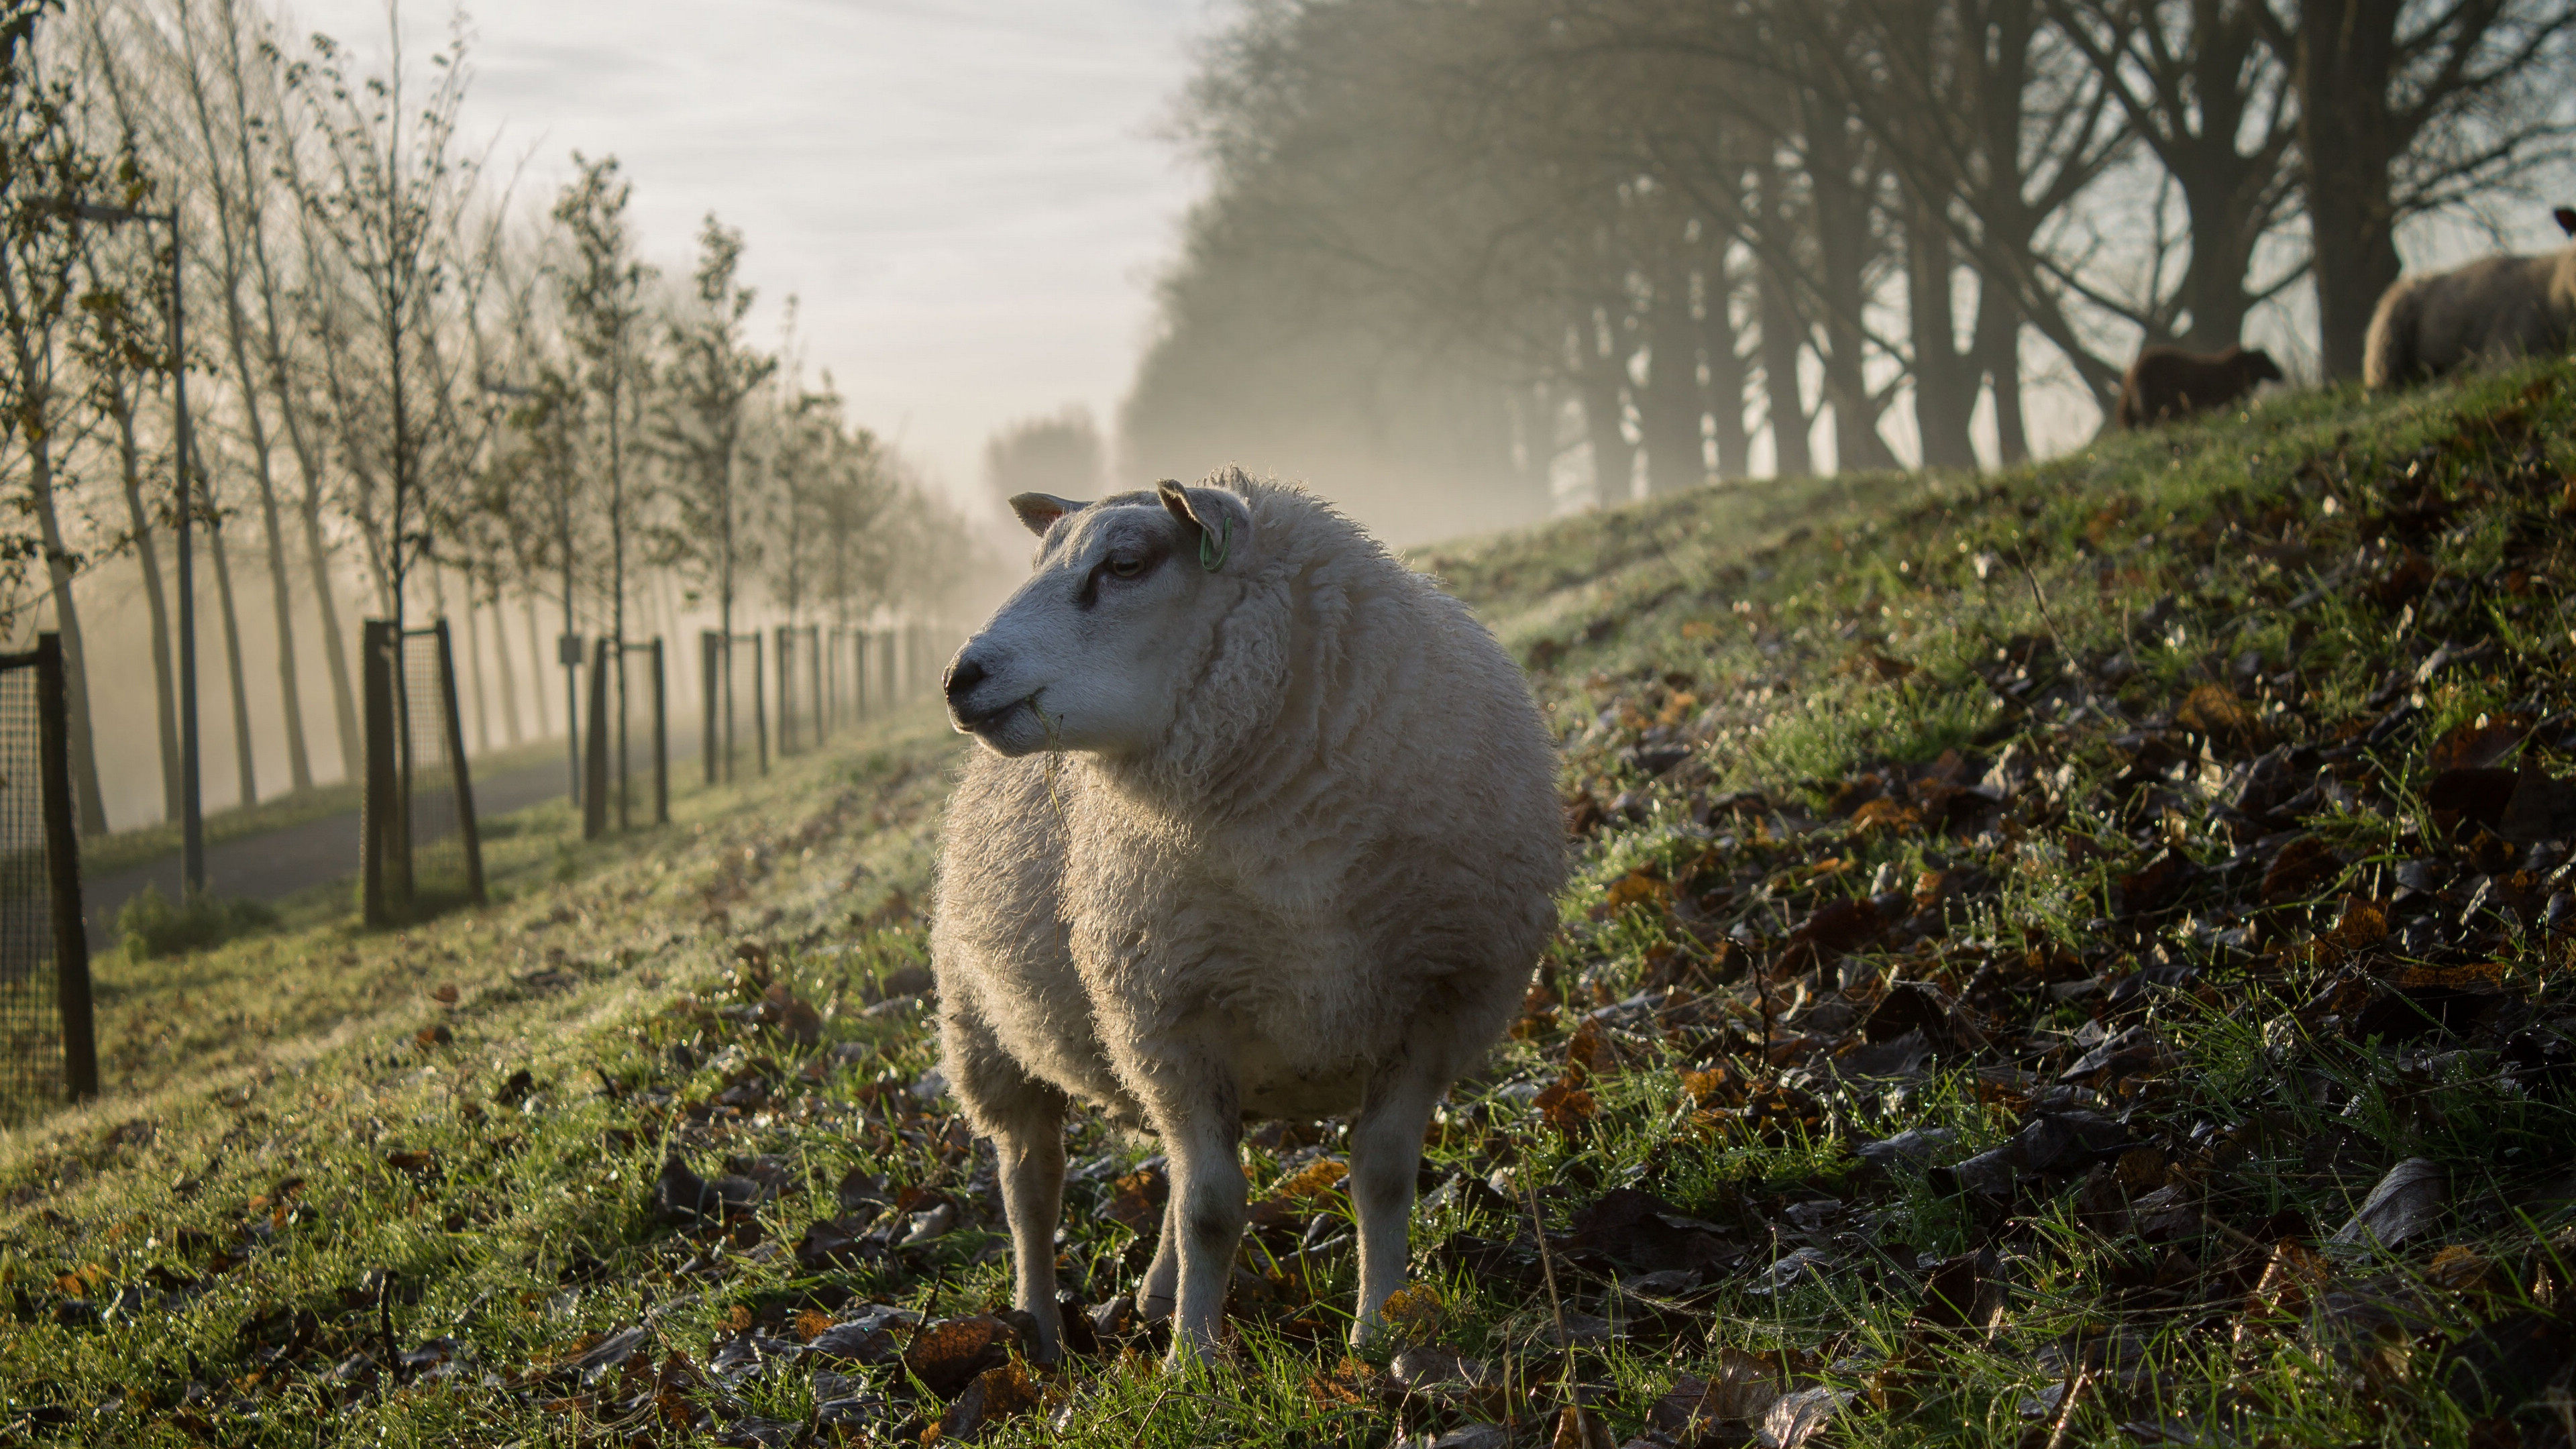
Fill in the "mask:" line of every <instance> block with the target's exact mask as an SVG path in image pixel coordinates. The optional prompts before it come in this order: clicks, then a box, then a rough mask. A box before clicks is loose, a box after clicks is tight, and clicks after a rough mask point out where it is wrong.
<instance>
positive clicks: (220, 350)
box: [0, 0, 968, 831]
mask: <svg viewBox="0 0 2576 1449" xmlns="http://www.w3.org/2000/svg"><path fill="white" fill-rule="evenodd" d="M388 19H389V22H390V23H389V26H388V39H389V50H388V52H387V54H386V56H385V57H384V59H383V60H382V62H381V63H380V64H375V65H365V64H361V63H360V61H359V59H358V57H357V56H356V54H355V53H354V52H353V51H352V50H350V49H349V48H348V47H345V46H343V45H342V44H340V43H338V42H336V41H334V40H332V39H330V38H329V37H326V36H314V37H312V38H310V39H309V40H304V41H293V40H290V39H288V38H287V37H286V36H285V35H284V34H282V33H281V30H280V23H279V19H278V16H277V15H276V14H274V13H272V12H270V11H268V10H266V9H264V8H263V6H262V0H0V47H5V54H0V228H5V231H6V237H5V246H0V331H5V334H6V335H5V336H0V352H5V354H6V356H5V359H0V369H5V370H0V400H5V403H6V407H7V412H6V416H5V421H6V434H5V437H0V444H5V447H6V455H5V457H0V490H5V495H6V504H7V506H6V508H5V509H0V627H5V628H6V629H8V630H10V631H19V630H23V629H24V628H25V627H26V626H27V625H28V623H29V622H31V621H34V622H38V623H41V624H42V625H43V626H46V627H53V628H56V629H59V630H60V631H61V633H62V635H63V638H64V645H65V653H66V661H67V664H68V665H69V677H70V683H71V696H72V710H73V714H74V719H73V731H72V732H73V737H74V738H73V754H74V760H73V764H74V771H75V776H76V792H77V793H78V795H79V797H80V798H79V804H80V812H81V815H82V817H83V826H84V828H85V829H88V830H91V831H97V830H102V829H104V828H105V827H106V813H105V806H104V797H103V795H102V793H101V791H100V789H99V770H100V768H101V766H100V762H99V760H98V758H97V751H96V749H95V748H94V747H93V745H92V739H93V730H92V728H91V721H90V720H89V718H88V695H89V689H88V684H87V681H88V679H89V677H90V675H91V673H92V672H93V671H94V670H96V669H100V668H116V667H120V666H121V661H119V662H118V663H110V662H108V661H107V660H105V659H93V658H92V657H91V653H90V651H88V650H86V649H85V648H84V647H83V644H84V640H83V636H82V633H81V626H80V618H81V613H80V604H81V600H82V597H83V589H82V585H83V580H84V579H85V578H86V577H87V576H88V575H89V574H90V573H91V572H92V571H93V570H94V569H96V568H97V567H98V566H99V565H100V564H101V563H103V562H104V561H106V560H108V559H111V558H118V557H121V556H127V555H130V556H131V558H132V560H133V564H134V567H135V569H136V572H137V574H138V575H139V577H140V579H141V583H142V590H143V593H144V596H145V601H146V604H147V613H148V617H149V623H150V634H151V638H150V655H151V667H152V669H153V671H154V675H155V680H156V684H157V690H156V700H157V704H158V712H159V718H158V721H157V724H158V733H159V738H160V743H161V755H162V759H161V768H162V773H163V779H164V781H165V786H166V788H165V795H167V796H168V797H169V805H170V808H171V809H172V811H173V812H174V813H175V810H176V797H175V792H176V791H177V789H178V772H177V769H176V764H175V756H176V752H177V746H176V744H175V738H176V732H175V727H174V723H173V721H174V719H175V715H176V708H175V705H174V702H173V693H172V684H171V675H172V670H171V662H170V661H171V655H172V649H173V645H172V637H171V636H172V625H171V622H170V613H171V610H170V607H169V598H170V593H169V588H168V581H167V580H166V579H165V577H164V570H165V568H166V548H167V543H166V540H167V538H168V535H169V533H170V531H171V528H172V526H173V524H174V523H175V522H176V520H177V518H178V516H179V511H178V510H179V502H178V500H179V498H180V496H181V490H179V489H177V488H175V487H173V486H172V485H171V481H170V480H171V479H172V478H173V477H174V476H175V473H176V469H177V466H178V461H179V460H178V459H177V458H176V454H177V453H178V452H179V451H180V448H179V431H178V428H177V427H176V425H175V418H174V408H173V407H172V403H173V402H174V401H175V399H174V398H173V396H172V391H173V389H172V383H173V380H174V378H176V377H177V376H178V375H179V374H180V372H181V370H182V369H184V372H185V377H186V381H187V391H188V400H189V403H190V405H191V408H192V411H193V415H194V426H193V435H194V446H193V449H192V450H191V452H192V456H191V457H190V458H189V459H188V460H187V462H188V466H189V470H190V478H191V481H192V485H193V486H192V488H191V489H190V490H189V491H188V495H187V496H189V497H190V498H191V499H192V502H191V504H190V517H191V518H192V519H193V521H194V522H195V524H196V525H197V527H198V528H199V529H201V530H202V532H201V533H200V537H201V538H203V539H204V540H205V541H206V545H207V551H208V553H209V555H210V558H211V562H212V565H213V568H212V573H213V576H214V583H215V594H216V603H217V608H216V609H215V611H214V612H215V614H216V615H217V616H218V618H219V620H220V630H219V637H220V640H221V645H222V647H223V649H224V651H225V663H226V673H227V681H228V684H229V695H230V703H231V714H232V717H233V722H234V729H233V736H234V739H235V741H236V743H237V748H238V750H239V752H240V758H239V762H238V769H239V779H240V782H241V794H242V800H243V801H244V803H247V802H249V801H250V800H251V799H253V798H255V796H256V794H257V791H258V785H257V775H256V769H255V765H254V760H253V755H252V741H253V731H252V727H251V724H250V706H249V700H250V698H251V694H252V691H253V690H254V688H256V687H257V686H254V684H253V683H252V682H251V681H250V680H248V679H246V678H245V671H244V667H243V663H242V655H243V649H242V637H241V636H242V632H243V620H242V618H241V617H240V616H239V614H238V612H237V610H236V607H235V595H234V588H233V576H234V568H233V556H232V550H233V549H234V548H236V547H238V546H239V543H238V541H237V539H236V538H235V535H236V534H237V532H238V531H239V530H240V529H242V528H244V527H248V528H250V529H251V530H252V532H253V546H254V547H256V548H257V549H258V551H259V555H260V563H261V564H263V565H264V568H263V569H261V570H260V571H261V572H263V573H264V574H265V576H266V579H267V582H268V592H269V599H268V604H269V608H268V610H267V611H266V612H267V615H268V625H269V627H270V628H272V629H273V630H274V631H275V634H276V641H275V642H276V646H277V647H276V654H277V657H278V659H279V661H280V662H279V668H278V677H277V681H276V688H277V690H278V691H279V706H280V711H281V713H282V718H283V721H284V734H285V745H286V756H287V761H288V770H289V774H290V777H291V778H290V780H289V782H288V783H289V784H290V785H291V786H292V787H294V788H299V789H300V788H304V787H307V786H309V785H311V784H313V783H314V781H315V779H316V778H317V775H324V776H327V774H328V773H330V771H329V770H328V767H327V766H326V767H324V768H323V769H321V770H317V768H316V765H315V763H314V760H313V755H314V753H315V750H314V748H313V746H312V745H311V743H310V742H309V741H308V740H307V738H306V734H305V720H306V715H305V706H304V701H303V692H304V690H305V688H306V684H305V681H304V680H303V679H302V678H300V677H299V674H298V672H297V667H296V665H297V658H298V650H297V642H296V640H297V634H298V631H299V630H301V629H305V628H308V627H309V628H312V629H317V630H318V631H319V632H320V635H321V638H320V640H319V644H320V648H319V653H320V655H321V657H322V658H323V659H324V660H325V661H326V662H327V665H328V688H329V691H330V695H331V709H330V718H331V720H332V722H333V724H334V725H335V726H336V735H337V741H336V742H337V745H338V751H339V754H338V759H337V761H336V764H337V765H338V767H339V768H338V773H339V774H340V775H341V776H342V777H343V778H355V777H356V776H357V774H358V771H359V768H360V754H361V750H362V740H361V736H360V733H359V726H358V719H357V714H358V711H357V707H356V703H355V700H354V697H353V692H352V684H351V673H352V671H351V668H350V647H349V646H350V643H351V636H352V634H353V632H354V631H353V630H351V629H350V628H349V627H348V626H347V625H346V624H345V623H344V620H343V618H342V611H343V609H344V607H345V606H346V605H347V603H348V602H349V601H350V597H351V595H352V593H353V592H354V594H355V595H356V597H357V598H358V599H361V600H363V604H362V607H363V608H364V609H365V610H366V611H368V612H372V613H380V614H382V615H383V616H384V617H388V618H395V619H417V618H420V617H422V616H424V615H427V614H435V615H447V614H449V613H450V612H451V611H456V612H461V613H462V615H463V616H464V619H465V622H466V624H467V629H466V635H467V640H468V644H469V647H470V652H471V654H472V656H473V657H472V659H471V661H470V664H469V670H470V673H471V674H472V675H473V676H474V677H475V678H477V679H478V680H480V679H481V678H483V677H485V676H486V675H487V673H497V677H498V678H499V679H500V680H502V681H503V683H504V693H505V697H504V700H503V714H504V716H505V718H506V719H507V720H508V721H509V733H510V735H511V737H512V738H513V739H514V740H515V739H516V737H517V735H518V723H517V721H518V706H517V701H516V699H515V698H514V697H512V696H511V694H510V691H511V690H512V688H513V687H514V686H513V685H512V684H511V681H513V680H514V678H515V677H517V675H516V671H515V670H514V668H513V664H512V661H511V658H510V652H511V646H510V643H509V630H508V629H507V628H506V627H504V626H503V618H504V615H503V612H502V611H503V608H504V606H505V604H506V603H508V602H512V601H515V602H516V603H517V604H518V605H519V606H520V609H521V612H522V614H523V617H524V621H525V624H526V634H525V638H526V642H527V647H528V650H529V652H530V655H531V657H530V660H529V664H530V666H531V670H532V671H533V669H534V668H535V667H536V666H537V665H538V663H539V654H538V650H539V641H540V637H541V630H540V625H539V614H540V608H541V606H544V607H545V611H546V612H547V613H550V614H553V615H555V616H556V618H557V619H558V620H559V621H560V624H561V627H562V630H563V632H565V633H575V632H580V631H583V630H589V631H593V632H600V633H604V634H606V635H608V636H609V637H611V638H614V639H620V640H622V639H624V638H625V637H627V635H628V634H629V632H630V630H631V628H632V627H633V626H634V624H635V622H636V614H635V611H636V610H637V609H638V608H639V607H641V606H645V605H647V604H656V605H658V607H656V608H655V609H654V611H653V612H654V615H655V618H656V622H657V623H658V624H659V625H660V626H661V627H664V628H668V627H672V626H674V625H675V624H676V619H677V614H678V612H679V604H678V601H677V600H675V599H674V598H673V597H672V596H673V594H674V593H679V594H680V595H681V596H682V597H684V598H685V599H686V600H687V601H688V602H689V603H690V604H691V605H698V604H700V603H701V602H703V603H704V604H705V606H707V607H710V608H711V609H712V610H713V611H714V612H715V613H716V614H717V616H718V617H719V619H720V621H721V627H723V628H724V629H725V630H726V631H727V632H728V633H731V632H732V631H733V629H734V627H735V623H736V619H735V615H736V612H737V610H739V609H742V608H746V607H753V606H763V607H766V608H769V609H772V610H775V611H781V612H784V613H785V614H786V615H787V616H788V617H789V620H790V621H791V622H793V621H795V620H797V619H800V618H803V619H829V620H831V621H832V622H835V623H838V624H842V625H847V626H856V625H860V624H863V623H866V622H868V621H870V620H877V619H884V618H888V617H891V616H894V615H899V614H902V613H904V612H906V611H908V610H909V611H913V612H921V611H925V610H929V609H931V608H933V607H935V603H936V600H937V597H938V596H939V595H940V594H941V593H942V592H943V591H944V590H945V589H947V588H949V587H951V586H952V585H953V584H954V582H955V579H956V577H957V575H958V573H959V571H960V569H961V567H962V564H963V559H964V556H965V553H966V551H967V547H968V545H967V542H966V531H965V527H964V524H963V522H962V520H960V519H959V518H958V517H957V516H956V515H955V514H954V513H953V512H952V511H951V510H949V509H947V508H945V507H943V506H941V505H939V504H937V503H935V502H933V501H932V499H931V497H930V494H929V491H928V490H926V489H924V488H923V487H922V486H921V485H920V483H919V482H918V480H917V479H916V478H915V476H914V475H913V474H912V472H911V471H910V470H909V469H908V468H907V467H906V466H905V464H904V463H903V461H902V460H901V459H900V458H899V457H898V456H896V455H895V454H894V453H893V452H892V451H891V450H890V449H889V448H888V447H887V446H886V445H885V444H884V443H883V442H882V441H881V440H879V439H878V438H877V437H876V435H875V434H873V433H871V432H870V431H869V430H868V429H866V428H864V427H862V426H858V425H857V424H855V423H854V422H852V421H851V420H850V419H849V418H847V417H846V416H845V411H844V407H843V404H842V401H841V399H840V398H839V397H838V396H837V395H836V394H835V393H834V391H833V389H832V386H831V382H830V378H829V376H828V374H826V375H824V376H823V377H822V378H821V380H820V381H819V382H813V381H809V380H808V379H807V378H806V377H805V376H804V375H803V371H802V369H801V368H799V367H797V366H796V365H794V363H793V362H792V360H791V359H789V358H788V357H787V354H788V353H789V352H790V351H791V350H792V346H793V344H792V341H791V342H790V343H788V344H782V346H780V347H778V348H764V347H762V346H760V345H758V344H757V343H755V342H754V341H753V340H752V338H751V337H750V335H749V333H748V325H749V322H750V319H751V314H752V310H753V306H754V302H755V294H754V292H753V290H752V288H751V287H749V286H748V285H747V284H746V283H745V282H744V281H743V279H742V276H741V267H742V256H743V240H742V237H741V236H740V234H739V233H737V232H735V231H733V230H731V229H729V228H727V227H725V226H723V225H722V224H721V223H720V222H718V221H717V220H716V218H715V217H713V216H712V215H710V216H709V217H708V218H707V219H706V223H705V226H704V229H703V231H702V234H701V236H700V238H699V253H698V257H697V260H696V263H695V265H694V267H693V268H692V269H691V270H690V272H689V274H688V276H687V278H686V280H685V282H682V283H677V284H675V283H672V282H669V281H666V280H665V279H664V278H663V277H661V275H660V274H659V273H658V272H657V271H656V269H655V268H653V267H652V266H651V265H649V264H648V263H647V262H646V261H645V260H644V259H643V258H642V256H641V255H640V253H639V249H638V246H637V243H636V240H635V237H634V233H633V228H632V224H631V220H630V217H629V214H628V207H629V199H630V194H631V192H630V188H629V186H628V184H627V182H626V181H625V180H624V178H623V177H622V175H621V174H620V171H619V167H618V164H617V162H616V161H615V160H614V159H613V158H603V159H599V160H591V159H587V158H584V157H581V156H579V155H576V156H575V157H574V163H575V165H574V177H573V180H572V181H571V182H570V183H569V184H567V185H566V186H564V187H563V188H562V191H561V193H560V194H559V195H558V196H556V197H554V198H552V200H551V205H546V204H544V203H543V202H542V201H541V200H535V199H527V198H521V197H519V196H517V195H516V194H515V184H514V181H513V178H512V177H510V176H507V175H504V174H502V172H501V169H500V168H498V167H496V166H495V165H494V163H493V159H492V156H491V153H490V150H489V148H488V146H486V147H482V148H478V147H477V145H476V144H474V143H473V142H471V141H470V140H469V139H468V138H467V137H466V135H465V134H464V130H463V122H462V116H463V102H464V99H465V96H466V93H467V88H468V85H469V80H470V69H469V66H468V55H467V50H466V45H465V40H464V31H463V29H462V27H461V22H460V24H459V25H458V27H456V28H455V29H453V30H452V31H451V38H450V39H449V41H448V42H447V43H446V44H445V45H444V46H442V47H441V48H439V49H438V50H437V52H436V53H434V54H432V55H429V56H427V57H426V58H425V61H424V59H423V58H422V57H419V56H418V55H416V54H407V53H406V52H405V49H404V36H403V33H402V27H401V26H400V24H399V18H398V16H397V15H395V14H394V12H392V11H391V10H389V11H388ZM173 247H175V248H176V249H177V257H176V263H177V265H176V267H175V268H174V267H173V266H172V265H171V263H172V252H171V250H170V248H173ZM174 281H175V283H176V285H177V288H178V292H179V296H178V298H177V299H175V301H176V303H177V305H175V306H174V298H173V295H172V288H173V284H174ZM789 311H790V314H791V315H792V311H793V304H792V302H791V304H790V307H789ZM174 322H175V323H178V324H180V325H178V326H174V325H173V323H174ZM180 338H184V339H185V340H184V342H181V341H178V340H176V339H180ZM353 584H354V585H355V588H354V589H353V588H352V585H353ZM424 584H426V590H427V594H428V597H427V598H426V599H424V597H423V591H424ZM451 589H454V590H456V591H458V593H460V594H461V597H451V596H450V590H451ZM484 617H488V618H489V620H490V622H491V624H492V627H491V629H490V630H489V639H490V645H491V648H492V649H493V650H494V651H495V657H496V660H497V665H498V668H497V671H487V669H486V667H485V665H484V662H483V659H482V650H483V643H484V638H485V631H484V629H483V628H482V627H481V622H480V621H481V619H482V618H484ZM207 642H209V643H210V644H211V643H213V642H214V641H213V640H211V639H210V640H208V641H207ZM617 657H619V658H620V659H621V660H622V657H623V654H622V651H620V653H619V654H618V656H617ZM621 684H622V681H621ZM478 704H479V701H478ZM619 708H620V709H621V711H622V709H623V700H622V699H621V701H620V703H619ZM210 712H211V711H210ZM537 718H538V723H539V728H540V729H541V730H542V729H544V728H545V727H546V725H547V723H548V722H547V720H546V717H545V711H544V708H543V705H542V703H540V705H539V709H538V715H537ZM569 719H570V716H569V715H567V724H568V723H569Z"/></svg>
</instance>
